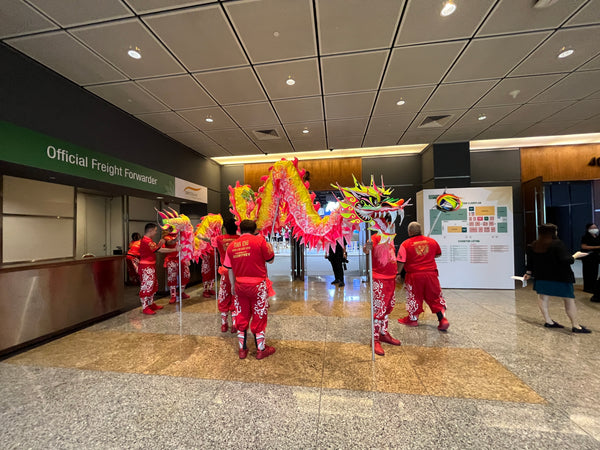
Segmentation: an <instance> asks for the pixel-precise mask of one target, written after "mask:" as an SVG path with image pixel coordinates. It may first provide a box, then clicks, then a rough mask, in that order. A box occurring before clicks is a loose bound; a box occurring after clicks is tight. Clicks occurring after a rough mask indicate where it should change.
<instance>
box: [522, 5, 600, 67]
mask: <svg viewBox="0 0 600 450" xmlns="http://www.w3.org/2000/svg"><path fill="white" fill-rule="evenodd" d="M556 6H558V4H557V5H556ZM598 42H600V26H592V27H583V28H569V29H563V30H558V31H557V32H556V33H554V34H553V35H552V37H550V38H549V39H548V40H547V41H546V42H544V43H543V44H542V45H540V46H539V47H538V48H537V50H535V51H534V52H533V53H532V54H531V55H530V56H529V57H528V58H527V59H526V60H525V61H523V62H522V63H521V64H520V65H519V66H517V68H516V69H515V70H513V71H512V72H511V76H515V75H535V74H541V73H557V72H570V71H571V70H574V69H575V68H576V67H578V66H580V65H581V64H583V63H584V62H586V61H587V60H589V59H590V58H592V57H594V56H596V55H597V54H598ZM564 48H571V49H574V50H575V53H573V54H572V55H571V56H569V57H567V58H562V59H560V58H558V54H559V53H560V52H561V50H562V49H564Z"/></svg>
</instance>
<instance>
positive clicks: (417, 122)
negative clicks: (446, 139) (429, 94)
mask: <svg viewBox="0 0 600 450" xmlns="http://www.w3.org/2000/svg"><path fill="white" fill-rule="evenodd" d="M466 111H467V110H466V109H445V110H440V111H427V112H421V113H419V114H418V115H417V117H415V119H414V120H413V122H412V123H411V124H410V127H409V130H411V131H412V130H423V131H427V130H430V129H438V128H439V129H440V134H442V132H443V130H445V129H448V128H450V127H451V126H452V125H453V124H454V122H456V121H457V120H458V119H460V117H461V116H462V115H463V114H464V113H465V112H466ZM431 116H450V117H449V118H448V119H446V120H445V121H444V123H443V125H442V126H439V127H437V126H436V127H431V126H429V127H422V124H423V121H425V119H427V118H428V117H431ZM419 127H421V128H419Z"/></svg>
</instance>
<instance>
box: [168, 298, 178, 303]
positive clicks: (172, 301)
mask: <svg viewBox="0 0 600 450" xmlns="http://www.w3.org/2000/svg"><path fill="white" fill-rule="evenodd" d="M173 303H177V297H171V299H170V300H169V304H170V305H172V304H173Z"/></svg>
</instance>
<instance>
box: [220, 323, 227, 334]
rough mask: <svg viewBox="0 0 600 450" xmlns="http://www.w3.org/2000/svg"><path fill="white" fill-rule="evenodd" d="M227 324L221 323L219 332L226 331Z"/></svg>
mask: <svg viewBox="0 0 600 450" xmlns="http://www.w3.org/2000/svg"><path fill="white" fill-rule="evenodd" d="M228 328H229V326H228V325H227V324H226V323H222V324H221V333H226V332H227V329H228Z"/></svg>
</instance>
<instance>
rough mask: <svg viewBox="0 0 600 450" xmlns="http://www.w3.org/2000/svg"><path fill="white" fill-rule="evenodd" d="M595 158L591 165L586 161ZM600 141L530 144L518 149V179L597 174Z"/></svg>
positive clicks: (579, 177)
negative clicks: (530, 145)
mask: <svg viewBox="0 0 600 450" xmlns="http://www.w3.org/2000/svg"><path fill="white" fill-rule="evenodd" d="M592 158H595V165H593V166H591V165H589V163H590V161H591V160H592ZM599 163H600V144H583V145H563V146H553V147H530V148H522V149H521V180H523V181H528V180H531V179H533V178H536V177H543V179H544V182H548V181H574V180H595V179H599V178H600V164H599Z"/></svg>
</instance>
